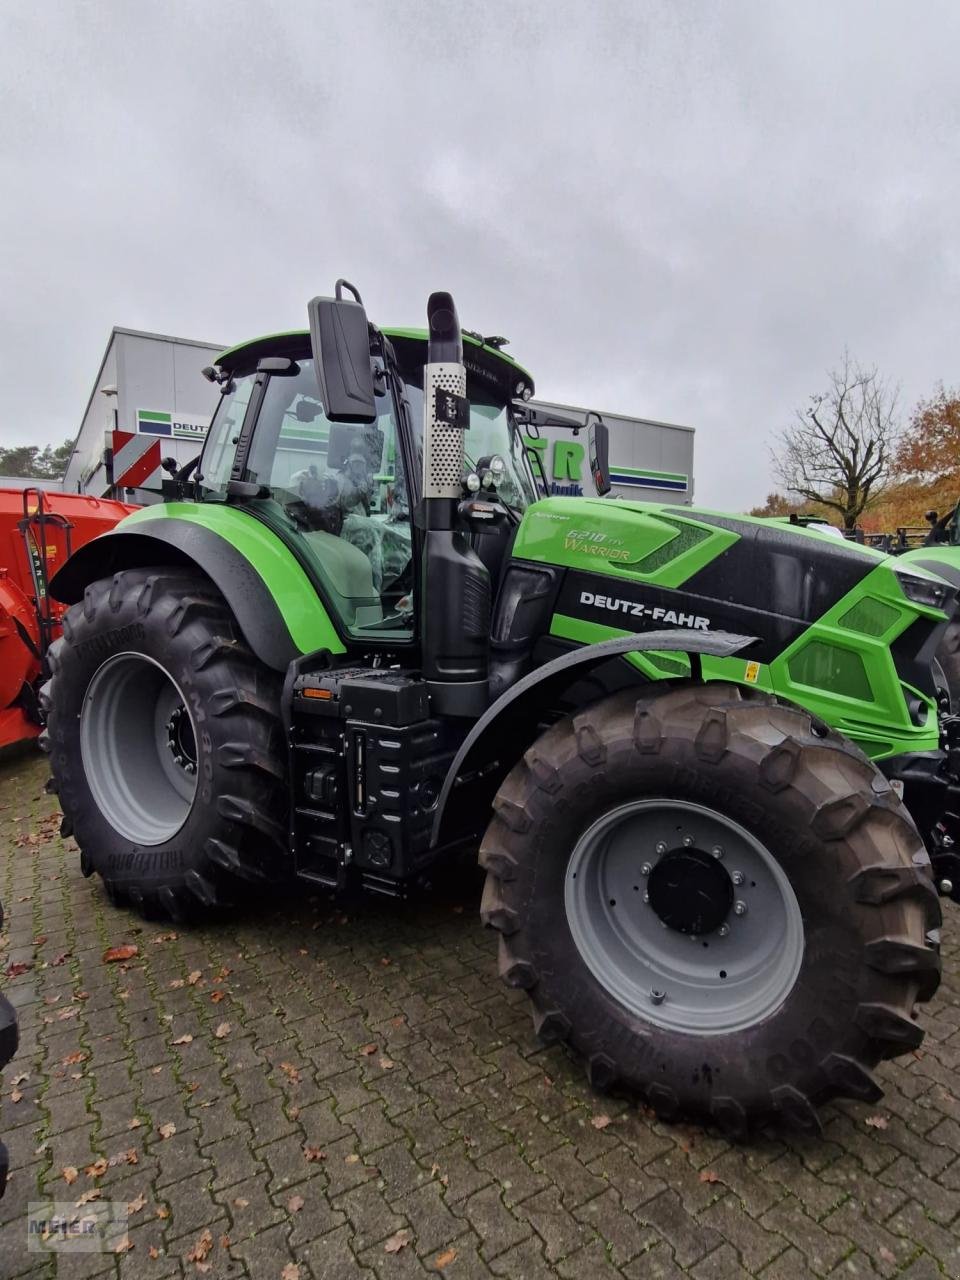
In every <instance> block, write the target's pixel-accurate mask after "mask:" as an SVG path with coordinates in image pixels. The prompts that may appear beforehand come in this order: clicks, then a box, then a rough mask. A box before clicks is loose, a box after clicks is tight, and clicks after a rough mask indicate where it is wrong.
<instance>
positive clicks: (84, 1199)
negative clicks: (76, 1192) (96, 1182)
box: [76, 1187, 103, 1209]
mask: <svg viewBox="0 0 960 1280" xmlns="http://www.w3.org/2000/svg"><path fill="white" fill-rule="evenodd" d="M102 1195H103V1192H102V1191H101V1190H100V1188H99V1187H91V1188H90V1190H89V1191H84V1193H83V1194H82V1195H81V1197H80V1199H79V1200H78V1201H77V1202H76V1204H77V1208H78V1209H82V1208H83V1206H84V1205H85V1204H89V1203H90V1201H91V1200H99V1199H100V1197H101V1196H102Z"/></svg>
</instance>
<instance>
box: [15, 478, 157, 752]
mask: <svg viewBox="0 0 960 1280" xmlns="http://www.w3.org/2000/svg"><path fill="white" fill-rule="evenodd" d="M135 510H136V507H131V506H128V505H127V504H126V503H123V502H111V501H108V500H106V499H101V498H91V497H88V496H86V495H85V494H76V493H51V492H48V491H46V490H41V489H0V749H2V748H4V747H9V746H12V745H13V744H14V743H18V742H23V741H26V740H28V739H30V738H35V737H36V736H37V734H38V733H39V732H40V715H39V708H38V705H37V695H36V689H37V685H38V682H39V680H40V677H41V675H43V671H44V657H45V655H46V652H47V649H48V648H49V646H50V644H51V642H52V641H53V640H55V639H56V638H57V636H58V635H59V634H60V620H61V617H62V616H63V614H64V612H65V608H64V606H63V605H60V604H58V603H57V602H56V601H55V600H52V599H51V598H50V596H49V595H48V594H47V582H48V581H49V578H50V576H51V575H52V574H54V573H55V572H56V571H57V569H59V568H60V566H61V565H62V564H63V563H64V562H65V561H66V560H67V558H68V557H69V556H70V555H71V554H72V553H73V552H74V551H76V550H77V549H78V548H79V547H82V546H83V545H84V543H87V542H89V541H90V540H91V539H92V538H96V537H97V536H98V534H101V533H106V531H107V530H108V529H112V528H113V526H114V525H115V524H116V523H117V522H118V521H119V520H122V519H123V517H124V516H126V515H129V514H130V512H131V511H135Z"/></svg>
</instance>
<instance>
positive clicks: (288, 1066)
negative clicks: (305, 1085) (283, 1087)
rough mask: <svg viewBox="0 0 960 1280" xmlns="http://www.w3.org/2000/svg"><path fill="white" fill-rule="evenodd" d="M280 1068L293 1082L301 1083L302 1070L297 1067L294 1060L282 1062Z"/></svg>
mask: <svg viewBox="0 0 960 1280" xmlns="http://www.w3.org/2000/svg"><path fill="white" fill-rule="evenodd" d="M280 1070H281V1071H282V1072H283V1074H284V1075H285V1076H286V1077H287V1079H288V1080H289V1081H290V1082H291V1083H292V1084H299V1083H300V1072H299V1071H298V1070H297V1068H296V1067H295V1066H294V1065H293V1063H292V1062H281V1063H280Z"/></svg>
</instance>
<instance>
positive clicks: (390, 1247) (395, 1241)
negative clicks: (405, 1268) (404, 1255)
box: [383, 1227, 413, 1253]
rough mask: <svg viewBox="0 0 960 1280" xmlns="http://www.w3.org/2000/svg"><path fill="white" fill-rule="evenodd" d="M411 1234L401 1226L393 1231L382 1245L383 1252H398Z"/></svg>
mask: <svg viewBox="0 0 960 1280" xmlns="http://www.w3.org/2000/svg"><path fill="white" fill-rule="evenodd" d="M412 1239H413V1236H412V1235H411V1234H410V1232H409V1231H408V1230H407V1228H406V1227H401V1228H400V1230H399V1231H395V1232H394V1233H393V1235H392V1236H391V1237H390V1239H389V1240H388V1241H387V1243H386V1244H385V1245H384V1246H383V1252H384V1253H399V1252H400V1250H401V1249H405V1248H406V1247H407V1245H408V1244H409V1243H410V1241H411V1240H412Z"/></svg>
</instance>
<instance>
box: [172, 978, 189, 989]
mask: <svg viewBox="0 0 960 1280" xmlns="http://www.w3.org/2000/svg"><path fill="white" fill-rule="evenodd" d="M186 985H187V984H186V983H185V982H184V980H183V979H182V978H174V979H173V981H172V982H171V983H170V990H171V991H179V990H180V988H181V987H185V986H186Z"/></svg>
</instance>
